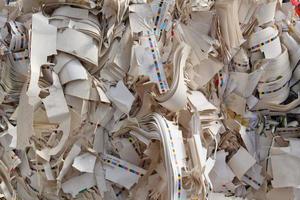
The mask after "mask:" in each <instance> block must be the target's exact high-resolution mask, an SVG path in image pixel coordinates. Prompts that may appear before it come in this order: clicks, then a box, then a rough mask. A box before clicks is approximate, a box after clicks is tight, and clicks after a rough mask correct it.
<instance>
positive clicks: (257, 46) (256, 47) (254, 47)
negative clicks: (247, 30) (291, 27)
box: [248, 35, 278, 52]
mask: <svg viewBox="0 0 300 200" xmlns="http://www.w3.org/2000/svg"><path fill="white" fill-rule="evenodd" d="M277 37H278V35H276V36H275V37H273V38H271V39H269V40H267V41H265V42H262V43H259V44H257V45H255V46H253V47H251V48H249V49H248V50H249V51H251V52H256V51H258V50H259V49H260V48H261V47H263V46H264V45H266V44H269V43H271V42H273V41H274V40H275V39H276V38H277Z"/></svg>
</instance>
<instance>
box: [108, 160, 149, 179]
mask: <svg viewBox="0 0 300 200" xmlns="http://www.w3.org/2000/svg"><path fill="white" fill-rule="evenodd" d="M103 161H104V162H106V163H108V164H112V165H114V166H116V167H119V168H122V169H124V170H126V171H129V172H131V173H133V174H136V175H138V176H144V174H142V173H140V172H138V171H135V170H134V169H130V168H128V167H127V166H125V165H122V164H119V163H117V162H115V161H113V160H110V159H103Z"/></svg>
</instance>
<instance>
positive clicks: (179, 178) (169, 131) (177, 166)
mask: <svg viewBox="0 0 300 200" xmlns="http://www.w3.org/2000/svg"><path fill="white" fill-rule="evenodd" d="M164 120H165V119H164ZM165 123H166V126H167V129H168V133H169V138H170V141H171V146H172V147H171V148H172V149H171V151H172V152H173V158H174V160H175V164H176V168H177V171H178V175H177V189H178V193H177V196H178V198H179V199H180V197H181V185H182V179H181V174H180V173H179V172H180V171H181V167H180V166H179V163H178V161H177V156H176V148H175V145H174V141H173V137H172V135H171V130H170V127H169V125H168V122H167V121H166V120H165Z"/></svg>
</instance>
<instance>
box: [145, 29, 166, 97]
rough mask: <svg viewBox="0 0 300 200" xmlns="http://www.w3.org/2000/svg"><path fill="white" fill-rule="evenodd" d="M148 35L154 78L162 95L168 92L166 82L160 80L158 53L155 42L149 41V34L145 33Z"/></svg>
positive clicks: (160, 66) (160, 67)
mask: <svg viewBox="0 0 300 200" xmlns="http://www.w3.org/2000/svg"><path fill="white" fill-rule="evenodd" d="M147 34H148V37H149V38H148V40H149V44H150V50H151V53H152V58H153V60H154V66H155V71H156V76H157V79H158V82H159V90H160V92H162V93H164V92H166V91H167V90H168V84H167V82H166V80H163V79H162V76H163V75H162V73H163V72H162V71H161V70H162V65H161V63H160V62H159V61H158V58H159V53H158V52H157V51H156V49H157V48H156V47H157V45H156V43H155V40H152V39H151V33H150V32H149V31H148V32H147Z"/></svg>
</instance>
